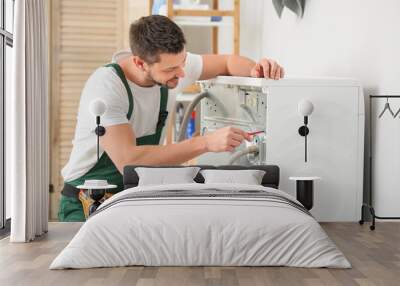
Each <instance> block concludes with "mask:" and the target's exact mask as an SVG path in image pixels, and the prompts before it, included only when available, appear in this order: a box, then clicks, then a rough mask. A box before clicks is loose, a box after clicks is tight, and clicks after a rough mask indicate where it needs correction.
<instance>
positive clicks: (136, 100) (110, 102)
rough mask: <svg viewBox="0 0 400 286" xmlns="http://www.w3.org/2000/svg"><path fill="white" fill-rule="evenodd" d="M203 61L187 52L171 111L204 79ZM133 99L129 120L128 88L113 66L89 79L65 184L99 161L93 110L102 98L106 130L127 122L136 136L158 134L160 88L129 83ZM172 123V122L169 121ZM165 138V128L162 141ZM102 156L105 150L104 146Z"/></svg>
mask: <svg viewBox="0 0 400 286" xmlns="http://www.w3.org/2000/svg"><path fill="white" fill-rule="evenodd" d="M130 55H131V52H130V51H120V52H117V53H116V54H114V55H113V57H112V62H118V61H120V60H121V59H122V58H124V57H128V56H130ZM202 68H203V61H202V57H201V56H200V55H196V54H191V53H187V57H186V64H185V68H184V71H185V77H184V78H182V79H180V80H179V84H178V86H177V87H176V88H174V89H170V90H169V96H168V105H167V110H168V112H169V114H171V110H172V109H173V107H174V105H175V97H176V95H177V94H178V93H179V92H181V91H182V90H183V89H184V88H185V87H187V86H189V85H191V84H193V83H194V82H195V81H196V80H198V79H199V78H200V75H201V71H202ZM127 81H128V84H129V87H130V89H131V91H132V96H133V104H134V107H133V112H132V116H131V119H130V120H129V121H128V118H127V114H128V109H129V99H128V94H127V91H126V88H125V86H124V84H123V83H122V81H121V79H120V78H119V77H118V75H117V73H116V71H115V70H114V68H112V67H100V68H98V69H97V70H96V71H95V72H94V73H93V74H92V75H91V76H90V77H89V79H88V80H87V82H86V84H85V86H84V88H83V90H82V94H81V98H80V102H79V111H78V117H77V124H76V129H75V136H74V140H73V141H72V144H73V147H72V151H71V155H70V158H69V161H68V163H67V164H66V165H65V167H64V168H63V169H62V170H61V174H62V176H63V178H64V181H66V182H68V181H72V180H75V179H78V178H79V177H81V176H83V175H84V174H86V173H87V172H88V171H89V170H90V169H91V168H92V167H93V166H94V165H95V164H96V162H97V136H96V134H95V133H94V130H95V128H96V119H95V117H94V116H93V115H92V114H91V113H90V111H89V104H90V102H91V101H92V100H94V99H97V98H100V99H102V100H103V101H104V102H105V103H106V106H107V110H106V112H105V114H104V115H103V116H101V125H102V126H104V127H107V126H113V125H118V124H123V123H129V124H131V126H132V128H133V130H134V132H135V135H136V137H142V136H145V135H150V134H154V133H155V131H156V125H157V121H158V114H159V110H160V87H159V86H153V87H141V86H138V85H137V84H135V83H133V82H131V81H129V80H128V79H127ZM167 120H168V119H167ZM164 138H165V128H164V130H163V133H162V136H161V140H160V142H163V141H164ZM99 152H100V156H101V154H102V153H103V152H104V150H103V149H102V148H101V146H100V150H99Z"/></svg>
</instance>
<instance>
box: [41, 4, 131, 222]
mask: <svg viewBox="0 0 400 286" xmlns="http://www.w3.org/2000/svg"><path fill="white" fill-rule="evenodd" d="M48 3H49V5H50V8H49V10H50V24H51V25H50V33H51V43H50V46H51V49H50V53H51V54H50V58H51V75H50V76H51V96H50V108H51V119H52V120H51V123H50V125H51V130H50V135H51V174H50V176H51V183H52V185H53V190H54V191H53V192H52V193H51V194H50V218H51V219H57V211H58V200H59V196H60V191H61V189H62V186H63V179H62V177H61V169H62V168H63V167H64V166H65V164H66V162H67V161H68V159H69V155H70V152H71V149H72V140H73V136H74V132H75V125H76V116H77V111H78V104H79V98H80V94H81V91H82V88H83V86H84V84H85V82H86V80H87V79H88V77H89V75H90V74H91V73H92V72H93V71H94V70H95V69H96V68H97V67H99V66H101V65H104V64H106V63H107V62H109V61H110V59H111V56H112V54H113V53H114V52H116V51H117V50H119V49H121V48H123V46H124V44H126V42H127V41H126V39H127V36H128V35H124V33H127V32H126V31H127V28H126V26H127V25H129V23H128V21H127V20H126V19H127V2H126V1H125V0H84V1H83V0H50V1H49V2H48ZM125 47H126V45H125Z"/></svg>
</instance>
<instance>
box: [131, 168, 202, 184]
mask: <svg viewBox="0 0 400 286" xmlns="http://www.w3.org/2000/svg"><path fill="white" fill-rule="evenodd" d="M199 170H200V168H199V167H184V168H146V167H137V168H135V171H136V173H137V174H138V176H139V184H138V186H149V185H166V184H187V183H196V182H195V181H194V180H193V179H194V178H195V177H196V175H197V173H198V172H199Z"/></svg>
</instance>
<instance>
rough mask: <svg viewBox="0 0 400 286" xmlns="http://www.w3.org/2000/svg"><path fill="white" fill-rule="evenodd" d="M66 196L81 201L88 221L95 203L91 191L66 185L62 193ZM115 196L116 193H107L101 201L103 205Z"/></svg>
mask: <svg viewBox="0 0 400 286" xmlns="http://www.w3.org/2000/svg"><path fill="white" fill-rule="evenodd" d="M61 193H62V194H63V195H64V196H67V197H73V198H76V199H79V201H80V202H81V203H82V208H83V213H84V215H85V218H86V219H87V218H88V216H89V207H90V206H91V205H92V204H93V203H94V200H93V199H92V198H91V197H90V195H89V190H80V189H78V188H75V187H74V186H72V185H69V184H67V183H64V188H63V190H62V191H61ZM112 195H114V193H110V192H106V193H105V194H104V196H103V198H102V199H101V200H100V201H99V202H100V203H103V202H104V201H105V200H106V199H108V198H109V197H111V196H112Z"/></svg>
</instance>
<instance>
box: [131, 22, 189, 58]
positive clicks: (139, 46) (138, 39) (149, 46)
mask: <svg viewBox="0 0 400 286" xmlns="http://www.w3.org/2000/svg"><path fill="white" fill-rule="evenodd" d="M129 44H130V46H131V51H132V53H133V54H134V55H135V56H139V57H140V58H142V59H143V60H145V61H146V62H147V63H149V64H152V63H155V62H158V61H159V60H160V57H159V56H160V54H161V53H168V54H177V53H180V52H181V51H183V48H184V47H185V44H186V40H185V36H184V34H183V32H182V30H181V28H179V27H178V25H177V24H175V23H174V22H173V21H172V20H171V19H169V18H168V17H165V16H161V15H152V16H147V17H142V18H140V19H139V20H137V21H135V22H134V23H132V24H131V27H130V31H129Z"/></svg>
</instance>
